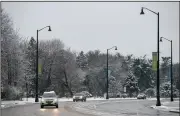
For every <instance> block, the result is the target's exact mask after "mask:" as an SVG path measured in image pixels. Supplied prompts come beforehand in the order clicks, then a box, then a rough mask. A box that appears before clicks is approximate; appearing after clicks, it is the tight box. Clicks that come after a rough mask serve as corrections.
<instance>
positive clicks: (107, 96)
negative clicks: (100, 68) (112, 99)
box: [106, 46, 117, 99]
mask: <svg viewBox="0 0 180 116" xmlns="http://www.w3.org/2000/svg"><path fill="white" fill-rule="evenodd" d="M113 48H115V50H117V46H113V47H112V48H109V49H107V70H106V76H107V86H106V99H109V95H108V88H109V78H108V50H111V49H113Z"/></svg>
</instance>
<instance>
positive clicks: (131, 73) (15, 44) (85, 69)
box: [1, 10, 180, 99]
mask: <svg viewBox="0 0 180 116" xmlns="http://www.w3.org/2000/svg"><path fill="white" fill-rule="evenodd" d="M1 14H2V16H1V21H2V26H1V36H2V37H1V84H2V87H1V89H2V93H1V95H2V98H3V99H19V98H21V97H24V96H25V95H28V97H34V96H35V78H36V44H37V42H36V39H35V38H34V37H31V38H28V39H27V38H24V37H20V36H19V33H18V31H17V30H15V29H13V21H12V19H11V18H10V17H9V15H8V14H7V13H6V12H5V11H4V10H1ZM38 50H39V63H40V65H39V66H40V67H39V70H40V72H41V73H40V74H39V94H40V95H41V94H42V93H43V92H44V91H48V90H54V91H55V92H56V93H57V94H58V96H59V97H64V96H72V95H73V94H74V93H77V92H81V91H88V92H90V93H91V94H92V95H93V96H103V95H104V93H106V86H107V85H106V79H107V78H106V71H107V69H106V62H107V56H106V55H107V54H105V53H102V52H101V51H99V50H94V51H89V52H87V53H85V52H83V51H81V52H75V51H73V50H71V49H70V48H68V49H65V44H64V43H63V42H62V41H61V40H60V39H58V38H54V39H51V40H41V41H40V42H39V49H38ZM169 61H170V58H169V57H162V63H161V64H160V72H161V73H160V79H161V81H160V82H161V92H160V93H161V96H164V97H168V96H169V95H170V82H169V81H170V79H169V73H168V72H169V68H170V62H169ZM108 74H109V94H110V95H111V96H112V97H113V96H116V95H117V94H118V93H124V91H123V88H124V87H126V93H127V94H128V95H129V96H130V97H133V96H136V95H137V94H138V93H140V92H145V93H147V94H148V95H150V96H155V91H156V72H154V71H153V70H152V59H148V58H147V57H146V56H143V57H135V56H134V55H133V54H130V55H126V56H125V55H122V54H121V53H116V54H115V55H112V54H110V55H109V73H108ZM173 75H174V81H173V82H174V83H173V86H174V93H175V94H177V95H178V89H180V88H179V86H178V85H179V84H180V83H179V63H176V64H173ZM25 93H26V94H25Z"/></svg>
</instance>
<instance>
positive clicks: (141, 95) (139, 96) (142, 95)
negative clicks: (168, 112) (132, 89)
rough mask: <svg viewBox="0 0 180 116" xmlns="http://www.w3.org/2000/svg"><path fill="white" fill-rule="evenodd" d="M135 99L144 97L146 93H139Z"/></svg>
mask: <svg viewBox="0 0 180 116" xmlns="http://www.w3.org/2000/svg"><path fill="white" fill-rule="evenodd" d="M137 99H146V95H145V94H144V93H141V94H139V95H138V96H137Z"/></svg>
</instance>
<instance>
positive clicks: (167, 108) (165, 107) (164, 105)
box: [151, 101, 180, 113]
mask: <svg viewBox="0 0 180 116" xmlns="http://www.w3.org/2000/svg"><path fill="white" fill-rule="evenodd" d="M172 104H174V105H172ZM177 104H179V101H174V102H169V101H168V102H163V103H161V106H155V105H153V106H151V108H154V109H157V110H162V111H170V112H177V113H179V112H180V111H179V107H175V106H177ZM169 105H170V106H169ZM171 105H172V106H171Z"/></svg>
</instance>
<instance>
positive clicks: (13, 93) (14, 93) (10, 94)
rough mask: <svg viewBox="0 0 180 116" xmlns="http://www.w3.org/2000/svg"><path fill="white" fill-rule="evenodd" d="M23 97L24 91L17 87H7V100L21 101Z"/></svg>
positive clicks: (5, 93) (5, 97)
mask: <svg viewBox="0 0 180 116" xmlns="http://www.w3.org/2000/svg"><path fill="white" fill-rule="evenodd" d="M22 97H23V92H22V89H20V88H17V87H7V88H6V89H5V92H4V99H5V100H20V99H21V98H22Z"/></svg>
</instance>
